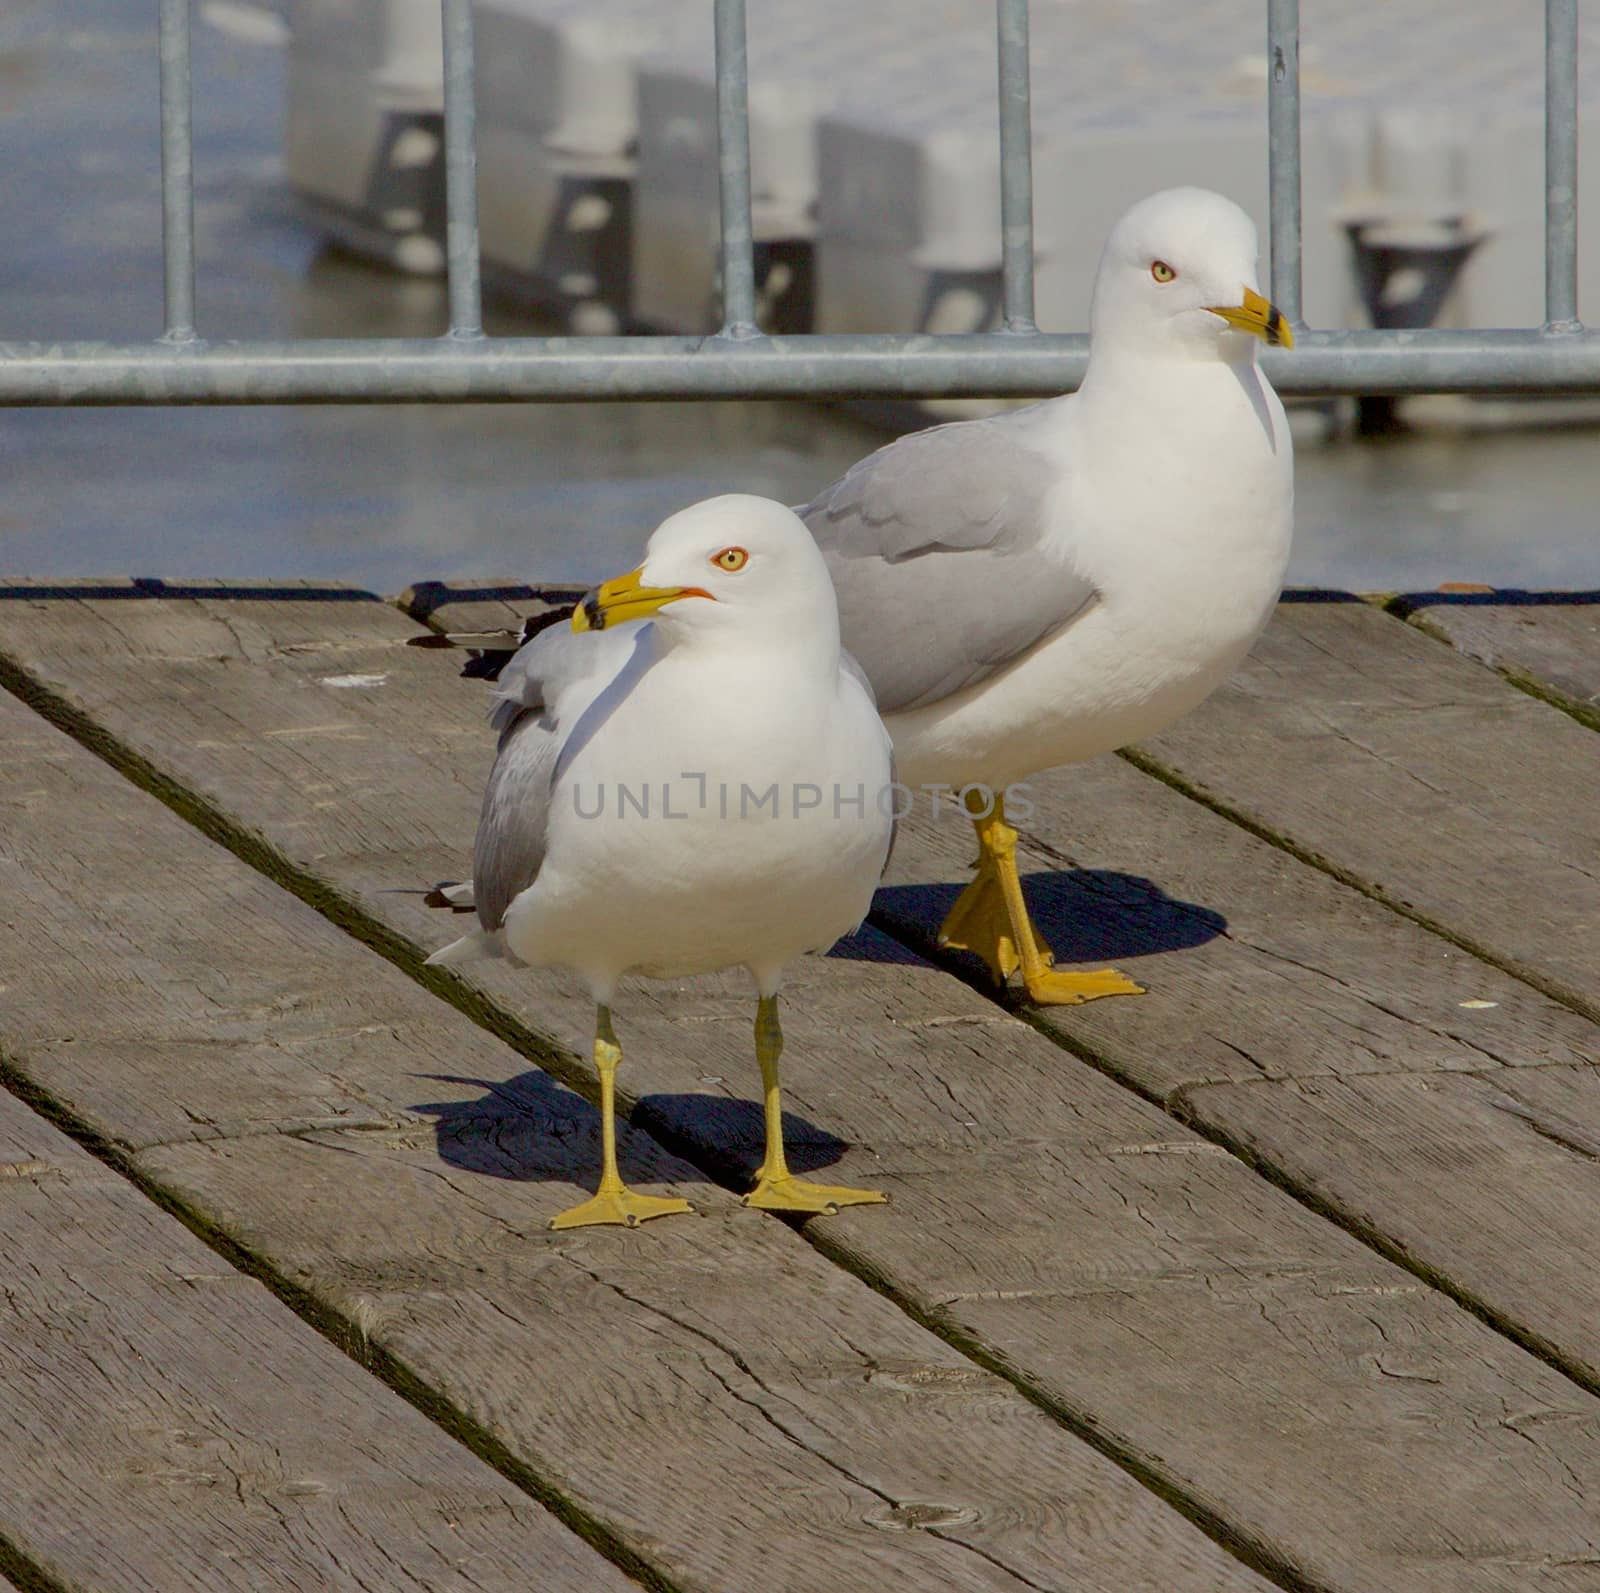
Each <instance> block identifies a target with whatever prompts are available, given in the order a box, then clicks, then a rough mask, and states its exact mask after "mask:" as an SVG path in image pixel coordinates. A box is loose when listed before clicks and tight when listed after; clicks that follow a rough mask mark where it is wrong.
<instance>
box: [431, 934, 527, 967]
mask: <svg viewBox="0 0 1600 1593" xmlns="http://www.w3.org/2000/svg"><path fill="white" fill-rule="evenodd" d="M498 957H506V958H507V960H509V961H513V962H514V961H515V960H516V959H515V958H509V957H508V954H507V952H506V948H505V937H504V934H503V932H502V931H500V930H498V929H489V930H484V929H474V930H473V931H472V933H471V934H468V935H463V936H462V937H461V939H460V940H452V941H451V942H450V944H449V945H448V946H441V947H440V948H439V949H438V950H437V951H436V952H434V954H433V955H432V956H431V957H430V958H429V959H428V966H429V967H430V968H439V967H443V968H448V967H453V966H454V965H455V964H457V963H463V962H483V961H485V960H487V959H491V958H498Z"/></svg>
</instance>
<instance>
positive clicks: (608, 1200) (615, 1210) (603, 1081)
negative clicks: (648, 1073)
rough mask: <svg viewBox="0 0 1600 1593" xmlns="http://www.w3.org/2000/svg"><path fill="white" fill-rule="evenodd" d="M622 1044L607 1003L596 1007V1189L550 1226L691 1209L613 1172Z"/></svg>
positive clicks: (626, 1220)
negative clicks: (641, 1191)
mask: <svg viewBox="0 0 1600 1593" xmlns="http://www.w3.org/2000/svg"><path fill="white" fill-rule="evenodd" d="M621 1060H622V1047H621V1046H619V1045H618V1044H617V1036H616V1034H615V1032H614V1031H613V1030H612V1027H611V1011H610V1008H608V1007H596V1008H595V1017H594V1065H595V1068H596V1070H597V1071H598V1072H599V1074H600V1146H601V1156H602V1161H601V1169H600V1189H599V1191H598V1193H597V1194H595V1196H594V1197H593V1198H592V1199H590V1200H585V1201H583V1202H581V1203H580V1204H579V1205H576V1206H573V1207H571V1208H570V1209H569V1210H567V1211H564V1212H562V1213H561V1214H560V1216H558V1217H552V1218H551V1219H550V1226H551V1227H552V1228H588V1227H592V1226H593V1225H595V1224H596V1223H616V1224H619V1225H620V1226H622V1227H626V1228H637V1227H638V1226H639V1224H640V1223H641V1222H648V1221H649V1220H650V1219H651V1218H652V1217H670V1216H672V1215H673V1213H674V1212H679V1211H693V1210H694V1207H693V1206H691V1205H690V1204H689V1202H688V1201H687V1200H678V1199H675V1198H671V1197H666V1196H661V1195H636V1194H634V1192H633V1191H632V1190H631V1189H629V1188H628V1186H627V1185H626V1184H624V1183H623V1181H622V1178H621V1175H620V1174H619V1173H618V1172H617V1112H616V1108H617V1063H619V1062H620V1061H621Z"/></svg>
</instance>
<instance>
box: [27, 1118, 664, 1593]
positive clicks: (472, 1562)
mask: <svg viewBox="0 0 1600 1593" xmlns="http://www.w3.org/2000/svg"><path fill="white" fill-rule="evenodd" d="M0 1300H3V1303H0V1386H3V1387H4V1389H5V1419H4V1420H3V1421H0V1535H3V1536H4V1537H5V1538H7V1539H9V1540H10V1542H11V1543H12V1544H14V1545H15V1546H16V1547H17V1549H18V1550H19V1551H20V1552H22V1553H24V1554H26V1555H27V1556H28V1557H29V1558H31V1560H32V1561H33V1563H34V1564H35V1565H36V1566H37V1567H38V1568H39V1569H40V1570H42V1571H43V1572H44V1573H46V1574H47V1575H49V1576H51V1577H53V1578H55V1579H56V1580H57V1581H58V1582H59V1583H60V1584H62V1585H64V1586H68V1587H72V1588H75V1589H96V1590H113V1589H122V1590H126V1593H149V1590H150V1589H152V1588H160V1589H162V1590H163V1593H167V1590H172V1593H176V1590H179V1589H188V1588H192V1589H197V1590H203V1593H215V1590H218V1589H238V1590H240V1593H269V1590H288V1589H293V1588H312V1587H316V1588H345V1589H351V1590H354V1589H358V1588H374V1587H383V1588H393V1589H402V1588H407V1589H429V1590H435V1589H437V1590H443V1589H447V1588H448V1589H458V1590H462V1593H466V1590H468V1589H472V1590H486V1589H504V1590H505V1593H513V1590H521V1589H525V1588H527V1587H528V1586H529V1580H530V1578H532V1579H534V1580H535V1581H537V1583H538V1585H539V1586H540V1587H541V1588H544V1587H549V1588H562V1589H569V1590H571V1593H590V1590H600V1589H614V1590H617V1593H620V1590H622V1589H624V1588H631V1587H634V1586H635V1585H636V1584H635V1583H633V1582H632V1581H631V1580H630V1579H629V1578H627V1577H625V1576H623V1575H622V1573H621V1572H620V1571H618V1570H617V1569H616V1567H615V1566H613V1565H611V1564H609V1563H608V1562H607V1561H605V1560H604V1559H602V1558H601V1557H600V1555H599V1554H597V1553H596V1552H595V1551H594V1550H593V1549H590V1548H589V1547H587V1546H586V1545H585V1544H584V1543H583V1542H582V1541H581V1540H580V1539H579V1538H577V1537H576V1536H575V1535H574V1534H573V1533H572V1532H570V1531H569V1530H568V1529H567V1528H566V1527H564V1526H562V1525H561V1523H560V1522H558V1521H557V1520H556V1519H555V1517H554V1516H551V1515H549V1514H548V1513H546V1512H545V1511H544V1510H542V1509H540V1508H539V1507H538V1506H537V1505H536V1504H534V1503H533V1502H532V1501H531V1500H529V1499H528V1498H527V1497H526V1496H525V1495H523V1494H522V1493H520V1492H519V1491H518V1490H517V1489H515V1488H513V1487H512V1486H511V1485H510V1484H509V1483H508V1482H507V1481H506V1480H505V1479H504V1478H503V1477H501V1476H499V1475H497V1474H496V1473H495V1472H494V1471H493V1470H491V1469H490V1467H489V1466H487V1465H486V1464H484V1462H482V1461H481V1460H478V1459H476V1458H475V1457H474V1456H473V1455H472V1454H471V1453H469V1452H468V1451H467V1450H466V1449H465V1448H463V1447H462V1446H461V1445H460V1444H457V1443H454V1442H453V1441H451V1440H450V1439H449V1438H447V1437H446V1436H445V1435H444V1434H443V1433H442V1432H440V1430H439V1429H438V1428H437V1427H435V1426H434V1425H433V1424H432V1423H431V1422H429V1421H428V1420H427V1419H426V1418H424V1417H423V1416H422V1415H421V1414H419V1413H418V1412H417V1411H416V1410H414V1409H413V1408H412V1407H411V1406H410V1405H408V1404H407V1403H406V1402H405V1401H404V1400H402V1399H401V1398H400V1397H399V1395H397V1394H394V1393H391V1392H390V1390H389V1389H387V1388H385V1387H384V1386H383V1385H382V1384H381V1383H379V1382H378V1381H377V1379H376V1378H374V1377H372V1376H371V1375H370V1374H368V1373H366V1372H364V1371H362V1370H361V1368H360V1367H358V1366H357V1365H356V1364H355V1363H354V1362H353V1361H351V1360H349V1359H348V1358H347V1357H345V1356H343V1355H341V1354H340V1353H339V1352H338V1351H337V1350H336V1349H334V1347H333V1346H332V1345H331V1344H330V1343H329V1342H328V1341H327V1340H326V1339H324V1338H323V1337H322V1336H321V1335H320V1334H318V1333H317V1332H316V1331H315V1330H314V1329H312V1328H310V1327H307V1326H306V1325H305V1324H304V1323H302V1322H300V1321H299V1320H298V1319H297V1318H296V1317H295V1316H294V1315H293V1314H292V1313H291V1312H290V1311H289V1310H288V1309H287V1308H286V1307H284V1306H282V1305H280V1304H279V1303H278V1302H277V1301H276V1300H274V1299H273V1297H272V1296H271V1294H269V1293H268V1291H267V1289H266V1288H265V1287H264V1286H263V1285H262V1284H260V1283H257V1282H255V1281H254V1280H253V1279H250V1278H247V1277H245V1276H244V1275H243V1274H241V1273H238V1272H235V1271H233V1270H232V1269H231V1268H230V1267H229V1266H228V1265H227V1264H226V1263H225V1262H223V1261H221V1260H219V1259H218V1257H217V1256H216V1255H215V1253H213V1252H212V1251H211V1250H209V1249H207V1248H206V1246H205V1245H203V1244H201V1243H200V1241H199V1240H198V1239H196V1238H195V1237H194V1236H193V1235H192V1234H191V1233H190V1232H189V1231H188V1230H187V1229H186V1228H184V1227H183V1225H182V1224H181V1223H179V1222H178V1221H177V1219H176V1218H174V1217H169V1216H167V1215H166V1214H165V1213H164V1212H162V1211H161V1210H159V1209H158V1208H157V1207H156V1206H155V1205H153V1204H152V1203H151V1202H150V1201H148V1200H147V1199H145V1197H144V1196H143V1195H141V1194H140V1193H139V1192H138V1190H136V1189H135V1188H134V1187H133V1185H132V1184H130V1183H129V1182H128V1181H127V1180H126V1179H124V1178H121V1177H119V1176H118V1175H117V1174H115V1173H113V1172H111V1171H109V1170H108V1169H107V1168H105V1167H104V1166H102V1165H101V1164H100V1163H99V1162H97V1161H95V1160H94V1158H93V1157H91V1156H90V1155H88V1153H87V1152H85V1151H83V1150H80V1149H79V1148H78V1147H77V1146H76V1145H75V1144H73V1142H72V1141H71V1140H70V1139H68V1138H67V1137H66V1136H65V1135H64V1134H62V1133H60V1132H59V1131H58V1130H56V1129H55V1128H52V1127H51V1126H50V1125H49V1124H48V1123H46V1122H45V1121H44V1119H43V1118H41V1117H39V1116H37V1115H36V1114H34V1113H33V1112H31V1111H29V1110H28V1109H27V1108H26V1107H25V1106H23V1105H22V1103H21V1102H20V1101H18V1100H17V1099H16V1098H15V1097H14V1096H12V1095H9V1094H7V1093H6V1092H5V1091H3V1090H0Z"/></svg>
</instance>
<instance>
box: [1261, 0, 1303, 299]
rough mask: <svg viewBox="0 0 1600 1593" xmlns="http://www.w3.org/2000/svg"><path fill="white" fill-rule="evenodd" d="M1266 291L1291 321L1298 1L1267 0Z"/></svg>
mask: <svg viewBox="0 0 1600 1593" xmlns="http://www.w3.org/2000/svg"><path fill="white" fill-rule="evenodd" d="M1267 204H1268V230H1269V234H1270V237H1271V245H1272V264H1271V269H1270V275H1269V279H1268V281H1269V292H1270V294H1271V298H1272V302H1273V303H1274V304H1275V305H1277V307H1278V308H1279V309H1280V310H1282V311H1283V313H1284V315H1285V316H1286V317H1287V318H1288V321H1289V324H1290V325H1291V326H1301V325H1303V324H1304V323H1303V322H1302V320H1301V316H1300V0H1267Z"/></svg>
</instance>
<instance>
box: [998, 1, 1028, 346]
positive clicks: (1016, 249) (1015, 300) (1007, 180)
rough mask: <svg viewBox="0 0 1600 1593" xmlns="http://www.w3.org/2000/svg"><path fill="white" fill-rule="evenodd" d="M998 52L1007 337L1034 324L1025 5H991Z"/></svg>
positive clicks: (1001, 248)
mask: <svg viewBox="0 0 1600 1593" xmlns="http://www.w3.org/2000/svg"><path fill="white" fill-rule="evenodd" d="M995 23H996V31H997V33H998V35H999V51H1000V61H999V64H1000V265H1001V273H1002V279H1003V282H1004V291H1005V328H1006V331H1008V332H1037V331H1038V330H1039V328H1038V326H1037V325H1036V324H1035V322H1034V319H1033V130H1032V117H1031V113H1030V98H1029V83H1028V0H996V3H995Z"/></svg>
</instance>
